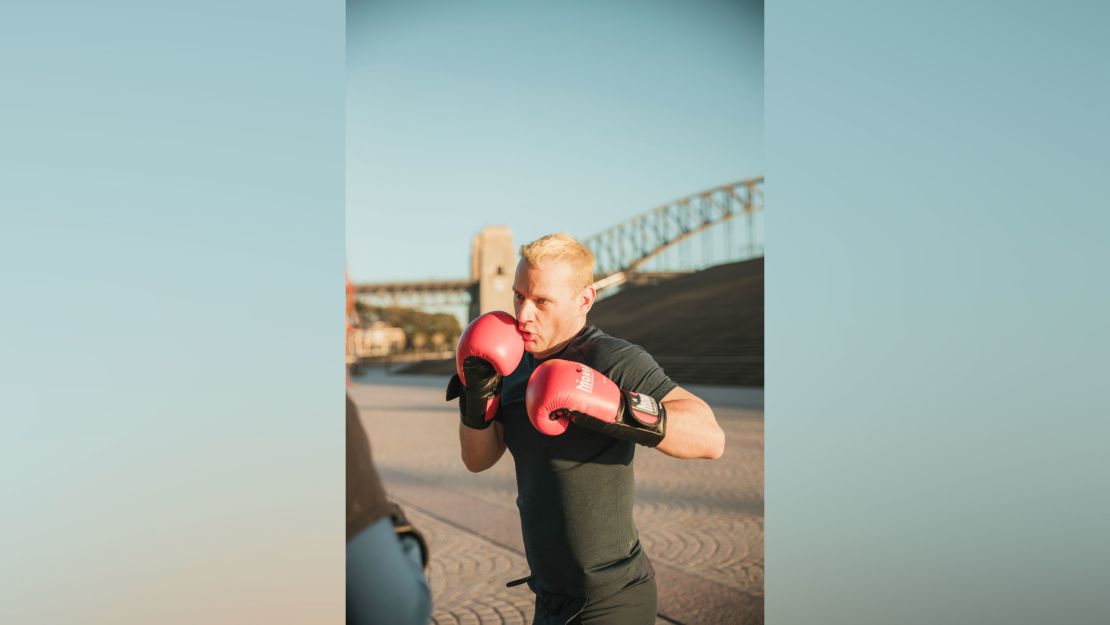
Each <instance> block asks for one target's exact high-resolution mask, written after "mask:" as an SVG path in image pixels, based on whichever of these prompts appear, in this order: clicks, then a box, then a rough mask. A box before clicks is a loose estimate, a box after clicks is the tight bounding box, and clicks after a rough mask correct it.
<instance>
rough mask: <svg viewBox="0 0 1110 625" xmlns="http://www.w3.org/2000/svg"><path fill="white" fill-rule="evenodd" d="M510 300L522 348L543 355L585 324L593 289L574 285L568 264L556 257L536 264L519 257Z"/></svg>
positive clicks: (541, 356)
mask: <svg viewBox="0 0 1110 625" xmlns="http://www.w3.org/2000/svg"><path fill="white" fill-rule="evenodd" d="M513 299H514V302H515V304H514V309H515V311H516V319H517V327H518V328H520V332H521V335H522V336H523V337H524V349H525V351H528V352H531V353H533V354H535V355H536V356H538V357H540V358H546V357H547V356H550V355H551V354H554V353H555V352H556V351H558V350H559V349H560V348H562V346H563V343H565V342H566V341H568V340H570V339H572V338H574V335H575V334H578V331H579V330H581V329H582V326H583V325H585V323H586V313H587V312H589V310H590V306H591V305H592V304H593V289H591V288H588V287H587V288H583V287H580V286H578V283H577V279H576V277H575V275H574V269H573V267H572V266H571V265H570V263H567V262H563V261H557V260H556V261H549V262H545V263H543V264H542V265H540V266H538V267H537V266H533V265H532V264H531V263H529V262H528V261H526V260H521V261H520V263H519V264H517V266H516V279H515V280H514V281H513Z"/></svg>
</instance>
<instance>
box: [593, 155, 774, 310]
mask: <svg viewBox="0 0 1110 625" xmlns="http://www.w3.org/2000/svg"><path fill="white" fill-rule="evenodd" d="M762 208H763V177H762V176H759V177H756V178H748V179H746V180H740V181H738V182H733V183H730V184H726V185H721V186H719V187H714V188H712V189H708V190H706V191H702V192H701V193H695V194H693V195H688V196H686V197H683V198H679V199H677V200H675V201H673V202H670V203H668V204H664V205H662V206H659V207H656V208H654V209H651V210H649V211H646V212H643V213H640V214H639V215H636V216H635V217H632V218H631V219H629V220H627V221H624V222H622V223H620V224H617V225H616V226H613V227H611V228H609V229H607V230H604V231H602V232H599V233H597V234H595V235H593V236H591V237H589V238H587V239H583V240H582V243H583V244H584V245H585V246H586V247H588V248H590V250H591V251H592V252H593V253H594V258H595V264H594V277H595V282H594V287H595V288H596V289H598V290H602V289H606V288H610V287H614V286H618V285H620V284H622V283H624V282H627V281H628V280H629V279H630V278H632V277H633V276H634V274H635V273H637V272H639V270H640V268H641V267H643V266H644V265H645V263H647V262H648V261H650V260H652V259H653V258H657V257H659V256H660V255H661V254H663V252H665V251H667V250H668V249H671V248H672V247H674V246H675V245H678V244H679V243H681V242H683V241H685V240H687V239H689V238H690V237H692V236H694V235H696V234H699V233H701V232H704V231H706V230H708V229H709V228H711V227H713V226H716V225H718V224H723V223H725V222H728V221H729V220H732V219H735V218H737V217H740V216H741V215H743V216H745V217H746V219H747V228H746V230H747V239H748V240H747V252H748V253H747V256H748V257H755V256H758V255H760V254H761V253H762V243H761V242H760V243H759V244H758V246H757V243H756V236H755V223H754V218H755V213H756V211H759V210H761V209H762Z"/></svg>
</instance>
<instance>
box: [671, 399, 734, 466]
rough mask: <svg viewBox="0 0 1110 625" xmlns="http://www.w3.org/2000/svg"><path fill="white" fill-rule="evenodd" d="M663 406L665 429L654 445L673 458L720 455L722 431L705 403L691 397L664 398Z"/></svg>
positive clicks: (722, 444) (722, 445) (722, 438)
mask: <svg viewBox="0 0 1110 625" xmlns="http://www.w3.org/2000/svg"><path fill="white" fill-rule="evenodd" d="M663 406H664V407H666V409H667V431H666V436H664V437H663V440H662V441H661V442H660V443H659V445H658V446H657V447H656V449H658V450H659V451H661V452H663V453H665V454H667V455H668V456H674V457H675V458H706V459H709V460H714V459H717V458H720V457H721V454H723V453H724V451H725V433H724V431H723V430H721V426H719V425H718V424H717V419H716V418H715V417H714V416H713V409H712V408H710V407H709V405H708V404H706V403H705V402H703V401H701V400H700V399H696V398H693V397H691V398H682V399H671V400H664V401H663Z"/></svg>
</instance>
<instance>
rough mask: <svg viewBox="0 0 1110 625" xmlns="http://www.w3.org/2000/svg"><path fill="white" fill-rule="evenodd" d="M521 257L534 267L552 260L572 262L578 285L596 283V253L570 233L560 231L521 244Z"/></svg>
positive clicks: (584, 285)
mask: <svg viewBox="0 0 1110 625" xmlns="http://www.w3.org/2000/svg"><path fill="white" fill-rule="evenodd" d="M520 257H521V259H523V260H526V261H528V264H530V265H532V266H533V267H539V266H540V264H542V263H544V262H548V261H552V260H561V261H565V262H568V263H570V266H571V268H572V269H573V270H574V277H575V278H576V281H577V282H578V284H577V286H578V287H587V286H590V285H591V284H593V283H594V253H593V252H591V251H590V248H588V247H586V246H585V245H582V244H581V243H579V242H578V240H577V239H575V238H574V237H572V236H570V235H569V234H563V233H562V232H558V233H555V234H549V235H546V236H542V237H540V238H538V239H536V240H535V241H532V242H531V243H526V244H524V245H521V246H520Z"/></svg>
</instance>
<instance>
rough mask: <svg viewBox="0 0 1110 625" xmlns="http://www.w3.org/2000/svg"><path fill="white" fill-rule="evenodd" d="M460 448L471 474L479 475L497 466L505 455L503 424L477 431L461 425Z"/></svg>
mask: <svg viewBox="0 0 1110 625" xmlns="http://www.w3.org/2000/svg"><path fill="white" fill-rule="evenodd" d="M459 446H460V448H461V450H462V461H463V464H464V465H466V468H467V469H468V470H469V471H470V472H471V473H478V472H479V471H485V470H486V469H488V468H490V467H492V466H493V465H495V464H497V461H498V460H500V459H501V455H502V454H504V453H505V435H504V433H503V430H502V428H501V423H500V422H498V421H494V422H493V427H488V428H486V429H484V430H476V429H474V428H472V427H467V426H466V425H463V424H462V423H460V424H459Z"/></svg>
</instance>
